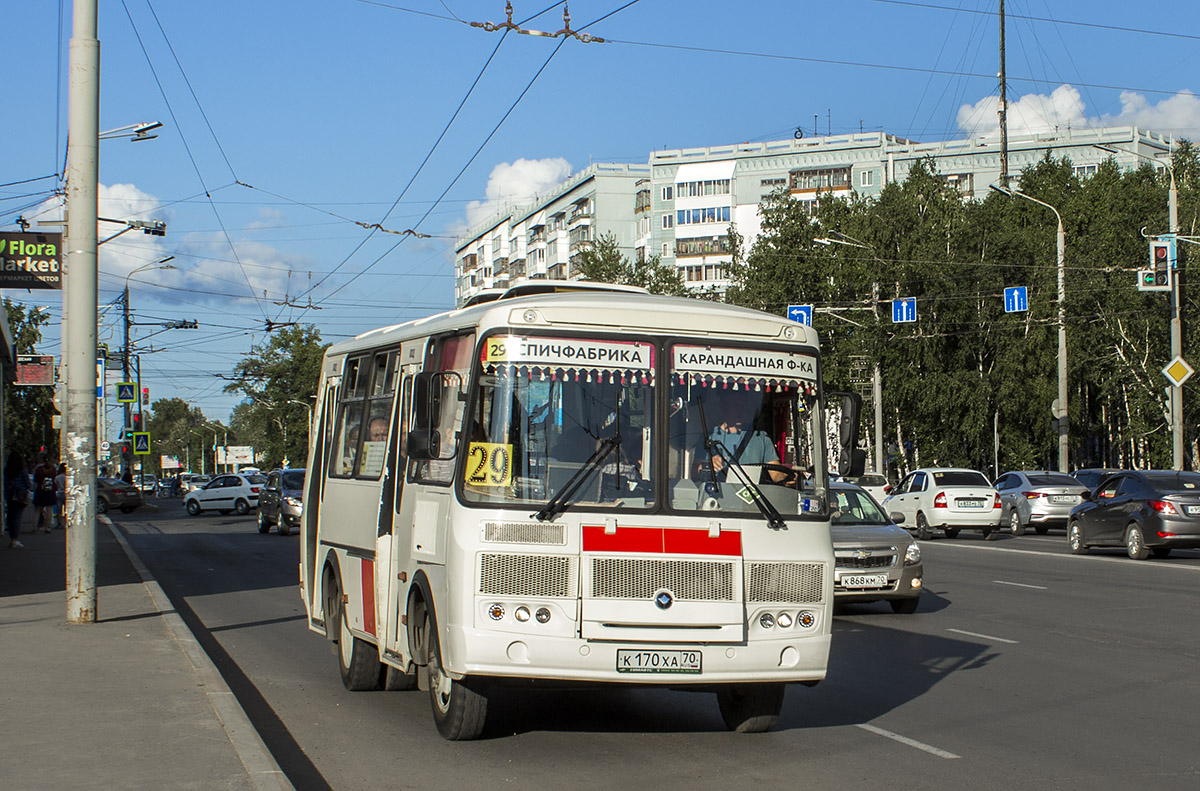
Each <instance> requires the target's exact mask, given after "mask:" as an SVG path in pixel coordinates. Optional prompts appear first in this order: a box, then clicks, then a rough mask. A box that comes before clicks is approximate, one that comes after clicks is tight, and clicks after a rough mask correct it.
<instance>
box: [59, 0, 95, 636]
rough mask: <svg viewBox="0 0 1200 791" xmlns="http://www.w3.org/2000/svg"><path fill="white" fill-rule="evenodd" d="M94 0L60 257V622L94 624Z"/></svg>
mask: <svg viewBox="0 0 1200 791" xmlns="http://www.w3.org/2000/svg"><path fill="white" fill-rule="evenodd" d="M96 35H97V24H96V0H75V3H74V15H73V21H72V29H71V44H70V60H69V78H68V100H67V101H68V131H69V137H68V141H67V216H68V217H69V218H70V220H69V222H68V223H67V240H66V247H67V259H66V266H65V274H64V278H63V280H64V284H65V292H66V293H65V294H64V295H63V318H64V319H66V318H67V317H68V316H70V321H69V322H65V323H66V328H65V332H64V335H63V337H64V340H65V341H66V348H65V352H64V357H65V358H66V369H67V392H66V397H67V399H66V407H67V411H66V414H65V415H64V418H65V420H64V422H65V423H66V438H67V442H66V445H65V446H64V447H63V454H64V455H65V456H66V459H67V500H66V509H65V510H66V523H67V557H66V571H67V622H68V623H95V622H96V456H97V454H96V451H97V450H98V449H99V448H98V447H97V445H96V247H97V241H96V223H97V218H98V216H99V211H98V203H97V201H98V193H99V185H98V182H99V178H100V166H99V151H98V149H99V146H100V41H99V40H98V39H97V38H96Z"/></svg>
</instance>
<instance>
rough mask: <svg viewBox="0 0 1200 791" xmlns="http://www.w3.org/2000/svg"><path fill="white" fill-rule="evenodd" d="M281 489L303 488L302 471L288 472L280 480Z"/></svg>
mask: <svg viewBox="0 0 1200 791" xmlns="http://www.w3.org/2000/svg"><path fill="white" fill-rule="evenodd" d="M281 487H282V488H284V489H303V488H304V470H288V471H287V472H285V473H284V474H283V476H282V479H281Z"/></svg>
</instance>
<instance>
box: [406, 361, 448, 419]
mask: <svg viewBox="0 0 1200 791" xmlns="http://www.w3.org/2000/svg"><path fill="white" fill-rule="evenodd" d="M412 398H413V431H421V430H430V429H432V428H433V427H434V426H436V425H437V424H438V422H439V421H440V419H441V416H442V375H441V374H439V373H434V372H427V371H422V372H421V373H419V374H417V375H416V376H414V377H413V395H412Z"/></svg>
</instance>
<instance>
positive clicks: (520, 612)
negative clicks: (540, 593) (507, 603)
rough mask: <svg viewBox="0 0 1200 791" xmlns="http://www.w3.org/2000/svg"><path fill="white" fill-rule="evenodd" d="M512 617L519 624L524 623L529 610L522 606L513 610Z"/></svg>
mask: <svg viewBox="0 0 1200 791" xmlns="http://www.w3.org/2000/svg"><path fill="white" fill-rule="evenodd" d="M513 617H514V618H516V619H517V620H518V621H520V622H521V623H525V622H526V621H528V620H529V608H528V607H526V606H525V605H524V604H522V605H521V606H520V607H518V608H517V609H515V610H513Z"/></svg>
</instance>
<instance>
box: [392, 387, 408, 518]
mask: <svg viewBox="0 0 1200 791" xmlns="http://www.w3.org/2000/svg"><path fill="white" fill-rule="evenodd" d="M412 380H413V378H412V376H411V375H409V376H405V377H404V381H403V382H402V383H401V385H400V397H399V398H398V399H397V400H396V430H397V431H399V432H400V437H399V441H398V442H397V443H396V474H395V477H394V480H395V481H396V495H395V497H396V501H395V507H396V513H400V491H401V489H402V488H403V487H404V481H405V480H406V479H407V471H408V427H409V425H411V422H412V421H411V415H412Z"/></svg>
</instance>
